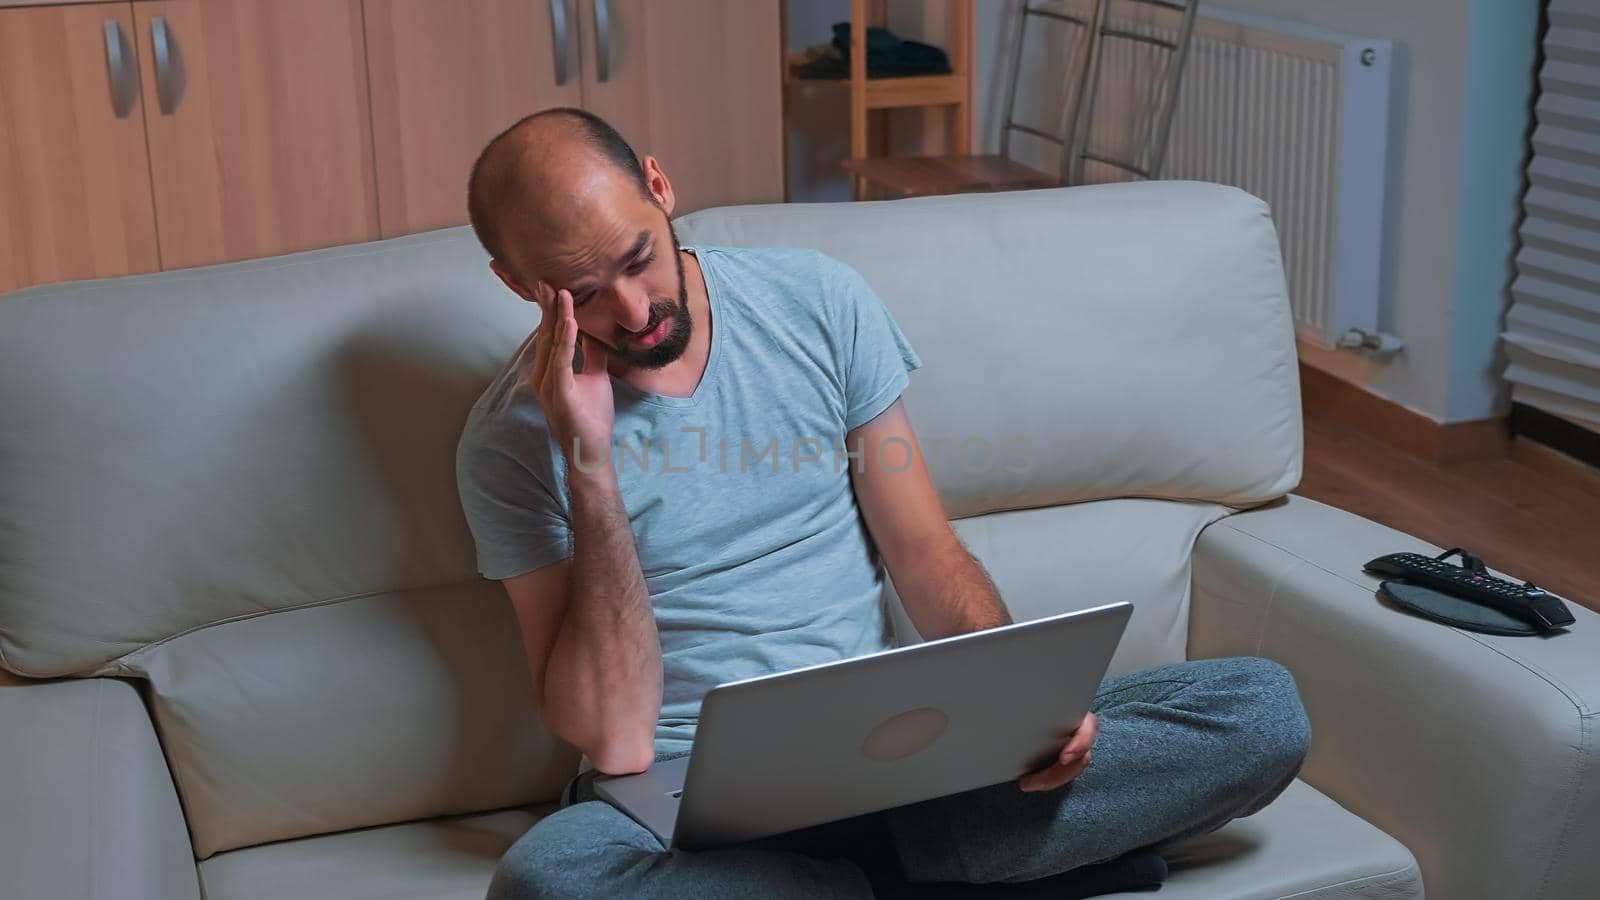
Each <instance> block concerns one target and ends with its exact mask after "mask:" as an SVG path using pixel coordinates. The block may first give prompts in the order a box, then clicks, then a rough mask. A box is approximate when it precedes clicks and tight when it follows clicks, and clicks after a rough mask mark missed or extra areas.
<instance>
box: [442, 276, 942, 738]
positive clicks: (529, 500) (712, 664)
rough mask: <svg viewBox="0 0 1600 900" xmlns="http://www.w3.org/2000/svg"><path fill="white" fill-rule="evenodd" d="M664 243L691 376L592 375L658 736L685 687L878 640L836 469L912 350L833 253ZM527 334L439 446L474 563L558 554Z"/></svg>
mask: <svg viewBox="0 0 1600 900" xmlns="http://www.w3.org/2000/svg"><path fill="white" fill-rule="evenodd" d="M684 249H686V250H693V252H694V253H695V256H696V258H697V259H698V260H699V261H700V268H701V270H702V271H703V272H704V273H705V280H706V288H707V291H708V293H709V297H710V304H711V320H712V323H711V324H712V329H711V351H710V356H709V359H708V361H707V363H706V370H705V374H704V375H703V376H702V378H701V380H700V384H699V386H698V387H697V388H696V389H695V392H694V394H693V396H690V397H681V398H680V397H668V396H663V395H659V394H650V393H646V392H643V391H640V390H638V389H636V388H634V387H633V386H631V385H629V384H627V383H626V382H622V381H619V380H617V379H612V382H611V384H612V390H613V393H614V395H615V399H616V426H615V428H614V430H613V446H612V459H613V464H614V465H615V467H616V471H617V480H618V484H619V487H620V488H621V493H622V502H623V506H624V508H625V509H626V510H627V513H628V520H629V522H630V523H631V525H632V527H633V534H634V543H635V546H636V547H637V548H638V554H639V563H640V566H641V568H642V569H643V572H644V579H645V587H646V589H647V590H648V591H649V592H650V601H651V605H652V606H653V607H654V611H655V618H656V626H657V630H658V631H659V633H660V636H661V654H662V663H663V667H664V676H665V678H664V686H663V697H662V705H661V719H660V721H659V723H658V725H657V727H656V749H657V752H658V754H659V753H679V752H682V751H686V750H687V749H688V747H689V742H690V741H691V740H692V738H693V733H694V723H695V719H696V716H697V715H698V713H699V708H700V700H701V698H702V697H704V696H705V693H706V692H707V691H708V690H710V689H711V688H713V687H715V686H716V685H718V684H721V683H724V682H728V681H734V680H738V679H743V678H751V677H755V676H759V675H766V674H771V673H774V672H781V671H787V670H790V669H796V668H800V667H802V666H810V665H816V664H819V663H824V662H832V661H835V660H840V659H848V658H850V657H855V656H860V655H862V654H865V653H871V652H874V651H878V650H882V649H885V648H886V647H888V646H889V643H890V639H891V634H890V627H891V626H890V624H889V619H888V616H887V615H886V613H885V610H884V606H883V596H882V593H883V591H882V589H883V576H882V572H881V567H880V566H879V562H878V559H877V556H876V554H875V553H874V551H873V549H872V547H871V540H870V537H869V535H868V533H867V529H866V525H865V523H864V521H863V520H862V517H861V514H860V511H859V509H858V507H857V506H856V502H855V494H854V492H853V491H852V490H851V486H850V470H851V468H852V467H856V468H857V470H859V466H860V462H859V456H857V457H851V456H849V455H848V454H849V453H851V452H855V451H856V450H857V448H856V447H854V446H846V442H845V435H846V433H847V432H849V431H850V430H851V429H853V428H855V427H857V426H858V425H861V424H863V423H865V422H867V421H869V420H871V419H872V418H873V417H875V416H877V415H878V414H879V413H881V412H883V411H884V410H885V409H887V408H888V407H889V405H890V404H892V403H893V402H894V401H895V399H896V398H898V397H899V396H900V394H901V392H902V391H903V390H904V389H905V387H906V385H907V383H908V379H907V377H906V375H907V373H908V372H910V371H913V370H915V369H917V368H918V367H920V366H921V365H922V362H921V360H920V359H918V357H917V355H916V352H915V351H914V350H912V348H911V345H910V344H909V343H908V342H907V341H906V338H905V335H903V334H902V333H901V332H900V329H899V327H898V326H897V325H896V324H895V323H894V320H893V319H892V318H891V317H890V315H889V312H888V310H887V309H885V308H884V305H883V302H882V301H881V300H879V299H878V297H877V295H876V294H874V293H873V292H872V289H871V288H870V287H868V286H867V283H866V281H865V279H863V278H862V277H861V276H860V274H859V273H857V272H856V271H855V270H854V269H852V268H851V267H850V266H848V265H846V264H844V263H842V262H839V261H838V260H835V259H833V258H831V257H829V256H827V255H825V254H822V253H819V252H817V251H815V250H803V249H746V248H738V247H699V248H688V247H685V248H684ZM532 347H533V340H532V337H531V336H530V337H529V339H528V340H527V341H525V342H523V344H522V346H521V347H519V348H518V349H517V352H516V353H515V354H514V355H513V357H512V359H511V360H510V361H509V362H508V363H507V365H506V367H505V369H503V370H502V371H501V373H500V374H499V376H498V377H496V378H495V380H494V382H493V383H492V384H491V385H490V386H489V388H488V390H486V391H485V392H484V394H483V396H482V397H481V398H479V400H478V402H477V403H476V404H475V405H474V406H473V408H472V413H471V415H470V416H469V417H468V419H467V424H466V428H465V430H464V431H463V433H462V436H461V443H460V446H459V448H458V450H457V454H456V477H457V482H458V485H459V488H460V492H461V503H462V507H463V508H464V509H465V511H466V515H467V522H468V524H469V525H470V526H471V529H472V535H473V539H474V540H475V541H476V543H477V551H478V569H479V571H480V572H481V573H482V574H483V575H484V576H485V577H486V578H493V579H505V578H510V577H512V576H515V575H521V574H523V573H525V572H530V571H533V570H534V569H538V568H540V567H543V566H546V565H549V564H551V563H553V562H556V561H558V560H561V559H564V558H566V557H568V556H570V555H571V552H572V547H571V539H572V534H571V529H570V519H569V516H568V506H567V499H568V495H567V483H566V468H565V465H566V464H565V462H564V461H563V457H562V456H561V455H560V453H559V451H558V449H557V447H556V446H555V439H554V438H553V437H552V436H551V435H550V432H549V429H548V426H547V425H546V422H545V419H544V415H543V413H542V411H541V410H540V408H539V405H538V402H537V400H536V399H535V398H534V396H533V394H532V392H531V389H530V388H529V386H528V384H527V381H526V373H527V370H528V365H529V361H530V360H531V353H532ZM584 452H585V455H586V458H592V456H588V454H591V453H592V452H593V451H592V450H590V449H589V448H585V451H584ZM897 459H898V457H895V456H894V454H893V451H892V450H891V451H888V452H886V453H885V455H884V461H885V463H886V464H890V465H893V464H895V463H896V461H897Z"/></svg>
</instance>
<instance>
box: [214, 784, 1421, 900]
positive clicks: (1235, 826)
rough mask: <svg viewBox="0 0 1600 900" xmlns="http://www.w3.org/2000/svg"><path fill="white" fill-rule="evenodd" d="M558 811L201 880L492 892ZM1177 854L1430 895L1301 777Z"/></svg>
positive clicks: (427, 830) (1187, 879)
mask: <svg viewBox="0 0 1600 900" xmlns="http://www.w3.org/2000/svg"><path fill="white" fill-rule="evenodd" d="M552 809H553V806H551V805H543V806H539V807H534V808H533V809H532V810H531V811H530V810H504V811H501V812H497V813H490V814H487V815H477V816H457V817H452V818H449V819H433V820H430V821H426V822H411V823H408V824H404V825H390V826H387V827H383V828H366V829H362V830H360V831H347V832H342V833H340V834H331V835H322V836H319V837H313V838H304V839H301V840H294V841H280V842H278V843H274V844H264V845H262V846H259V847H247V848H245V849H243V850H234V851H232V852H229V853H222V854H218V855H217V856H214V857H212V858H211V859H209V860H206V861H205V862H203V863H201V864H200V880H201V883H202V885H203V887H204V890H205V896H206V898H207V900H289V898H302V897H318V898H324V900H411V898H414V900H481V898H482V897H483V894H484V890H485V889H486V888H487V887H488V885H489V877H490V875H491V873H492V872H493V871H494V867H495V863H496V861H497V860H499V858H500V856H501V854H503V853H504V852H505V851H506V848H507V847H510V846H511V844H512V843H513V842H514V841H516V839H517V838H519V837H521V836H522V834H523V833H524V832H525V831H527V830H528V828H530V827H532V825H533V823H535V822H537V821H538V820H539V818H540V816H541V815H546V814H548V813H549V812H550V811H551V810H552ZM1166 856H1167V861H1168V863H1169V864H1170V865H1171V867H1172V874H1171V877H1170V878H1169V879H1168V880H1167V883H1166V884H1165V885H1164V886H1163V887H1162V889H1161V892H1160V896H1161V897H1162V898H1163V900H1245V898H1249V900H1257V898H1260V900H1268V898H1280V897H1296V898H1307V900H1310V898H1334V897H1337V898H1357V897H1374V898H1377V897H1381V898H1402V897H1421V896H1422V876H1421V874H1420V872H1419V870H1418V868H1417V864H1416V861H1415V860H1414V859H1412V857H1411V853H1410V852H1409V851H1407V850H1406V848H1405V847H1404V846H1403V845H1401V844H1400V842H1399V841H1396V840H1395V839H1393V838H1391V837H1389V836H1388V835H1386V834H1384V833H1383V832H1381V831H1379V830H1378V829H1377V828H1374V827H1373V826H1371V825H1369V824H1367V823H1366V822H1365V821H1363V820H1361V819H1360V818H1358V817H1356V816H1355V815H1353V814H1351V813H1350V812H1348V811H1346V810H1345V809H1344V808H1343V807H1341V806H1339V805H1338V804H1337V803H1334V802H1333V801H1332V800H1330V799H1328V798H1327V797H1325V796H1323V795H1322V794H1321V793H1319V792H1318V791H1317V790H1316V789H1315V788H1313V787H1311V786H1310V785H1308V784H1306V783H1304V782H1301V781H1296V782H1295V783H1294V784H1293V785H1291V786H1290V787H1289V789H1288V790H1286V791H1284V793H1283V794H1282V795H1281V796H1280V797H1278V799H1277V800H1276V801H1274V802H1273V803H1272V805H1271V806H1268V807H1267V808H1266V809H1264V810H1262V811H1261V812H1259V813H1257V814H1255V815H1253V816H1250V817H1249V818H1246V819H1238V820H1235V821H1233V822H1230V823H1228V825H1226V826H1224V827H1223V828H1221V829H1220V830H1218V831H1216V832H1214V833H1212V834H1209V835H1204V836H1202V837H1198V838H1193V839H1191V840H1188V841H1185V842H1183V843H1182V844H1180V845H1178V846H1176V847H1174V848H1172V849H1171V850H1169V851H1168V852H1167V854H1166ZM1112 896H1116V897H1125V898H1138V897H1148V896H1150V895H1149V894H1143V893H1132V894H1116V895H1112Z"/></svg>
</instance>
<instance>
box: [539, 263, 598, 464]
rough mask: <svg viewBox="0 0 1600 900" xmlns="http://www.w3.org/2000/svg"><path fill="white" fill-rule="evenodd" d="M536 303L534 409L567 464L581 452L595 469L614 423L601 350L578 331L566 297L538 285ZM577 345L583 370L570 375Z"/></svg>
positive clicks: (563, 292) (561, 293)
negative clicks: (576, 450) (542, 417)
mask: <svg viewBox="0 0 1600 900" xmlns="http://www.w3.org/2000/svg"><path fill="white" fill-rule="evenodd" d="M538 303H539V310H540V312H541V313H542V315H541V317H540V319H539V329H538V334H537V337H535V338H534V347H533V367H532V368H533V371H532V372H531V373H530V380H531V381H532V383H533V385H534V387H535V394H536V396H537V397H538V400H539V406H540V407H541V408H543V410H544V414H545V419H546V420H547V421H548V422H549V423H550V430H551V432H552V433H553V434H554V435H555V437H556V440H557V446H559V447H560V448H561V452H562V453H564V454H566V455H567V459H568V462H573V461H574V457H573V456H572V454H573V452H574V447H581V448H582V449H583V459H582V460H581V461H580V462H581V463H582V464H584V465H586V466H590V467H593V466H596V465H599V464H600V462H601V461H602V460H605V459H608V458H609V454H610V451H611V430H612V427H613V425H614V422H615V419H616V406H615V402H614V400H613V398H612V394H611V377H610V375H609V374H608V373H607V371H606V360H607V353H606V347H605V345H604V344H602V343H600V342H599V341H597V340H595V339H594V338H591V337H590V336H589V335H587V334H584V333H583V332H581V331H579V330H578V322H577V319H576V318H574V316H573V312H572V294H571V292H569V291H567V290H565V289H563V290H561V291H556V290H554V289H552V288H551V287H550V285H549V284H547V283H545V282H542V281H541V282H539V286H538ZM579 341H582V342H583V370H582V371H581V372H578V373H577V374H574V373H573V371H572V361H573V359H574V358H575V357H576V355H577V353H576V348H577V344H578V342H579Z"/></svg>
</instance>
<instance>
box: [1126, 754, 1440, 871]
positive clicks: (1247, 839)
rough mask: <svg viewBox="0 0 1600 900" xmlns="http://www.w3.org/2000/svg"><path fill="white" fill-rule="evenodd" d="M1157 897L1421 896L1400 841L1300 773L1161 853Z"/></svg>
mask: <svg viewBox="0 0 1600 900" xmlns="http://www.w3.org/2000/svg"><path fill="white" fill-rule="evenodd" d="M1163 855H1164V856H1165V857H1166V860H1167V865H1168V867H1169V869H1170V873H1169V875H1168V877H1167V880H1166V882H1165V883H1164V884H1163V885H1162V886H1161V890H1160V891H1159V892H1158V893H1157V894H1155V895H1152V894H1148V893H1126V894H1110V895H1107V896H1108V897H1117V898H1141V897H1142V898H1148V897H1151V896H1156V897H1159V898H1160V900H1279V898H1288V897H1293V898H1296V900H1333V898H1339V900H1355V898H1369V897H1370V898H1380V897H1381V898H1384V900H1400V898H1409V897H1421V896H1423V892H1422V870H1421V869H1420V868H1419V867H1418V866H1417V861H1416V860H1415V859H1414V858H1413V857H1412V856H1411V851H1409V850H1407V849H1406V848H1405V845H1404V844H1402V843H1400V842H1399V841H1397V840H1395V839H1394V838H1392V837H1390V836H1389V835H1387V834H1385V833H1383V832H1382V831H1380V830H1378V829H1377V828H1376V827H1374V826H1373V825H1370V824H1368V823H1367V821H1366V820H1364V819H1362V818H1361V817H1359V816H1357V815H1356V814H1354V813H1352V812H1350V811H1349V810H1347V809H1345V808H1344V807H1342V806H1340V805H1339V804H1337V803H1335V802H1334V801H1332V800H1330V799H1329V798H1328V797H1327V796H1325V795H1324V794H1323V793H1322V792H1321V791H1318V790H1317V789H1316V788H1314V787H1312V786H1311V785H1309V784H1306V783H1305V782H1304V781H1300V780H1298V779H1296V780H1295V782H1294V783H1293V784H1291V785H1289V788H1288V790H1285V791H1284V792H1283V793H1282V794H1280V795H1279V796H1278V799H1276V800H1274V801H1272V804H1271V805H1269V806H1268V807H1267V808H1266V809H1263V810H1262V811H1260V812H1258V813H1256V814H1255V815H1253V816H1249V817H1247V818H1243V819H1235V820H1233V821H1232V822H1229V823H1228V824H1227V825H1224V826H1223V827H1221V828H1219V829H1217V830H1216V831H1214V832H1212V833H1211V834H1207V835H1201V836H1200V837H1197V838H1191V839H1189V840H1187V841H1184V842H1183V843H1181V844H1178V845H1177V846H1174V847H1172V848H1171V849H1169V850H1168V851H1167V852H1166V853H1164V854H1163Z"/></svg>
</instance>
